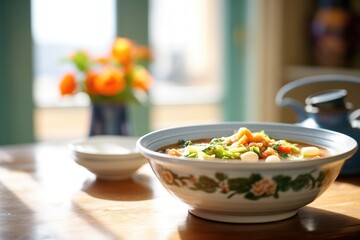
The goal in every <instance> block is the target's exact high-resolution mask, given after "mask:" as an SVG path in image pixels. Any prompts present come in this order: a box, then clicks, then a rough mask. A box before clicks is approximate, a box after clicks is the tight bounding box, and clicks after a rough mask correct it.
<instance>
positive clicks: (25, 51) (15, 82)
mask: <svg viewBox="0 0 360 240" xmlns="http://www.w3.org/2000/svg"><path fill="white" fill-rule="evenodd" d="M30 11H31V6H30V1H21V0H3V1H0V145H4V144H13V143H26V142H33V141H34V134H33V98H32V83H33V70H32V38H31V21H30V20H31V17H30Z"/></svg>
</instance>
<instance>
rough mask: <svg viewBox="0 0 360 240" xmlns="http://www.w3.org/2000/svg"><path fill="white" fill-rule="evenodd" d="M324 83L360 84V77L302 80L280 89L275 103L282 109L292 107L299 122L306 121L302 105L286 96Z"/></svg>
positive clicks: (317, 76)
mask: <svg viewBox="0 0 360 240" xmlns="http://www.w3.org/2000/svg"><path fill="white" fill-rule="evenodd" d="M324 82H350V83H357V84H360V77H355V76H349V75H342V74H321V75H315V76H309V77H304V78H300V79H297V80H294V81H291V82H290V83H288V84H286V85H284V86H283V87H281V88H280V89H279V91H278V92H277V94H276V97H275V103H276V104H277V105H278V106H280V107H291V108H293V109H294V111H295V112H296V113H297V115H298V121H299V122H302V121H304V120H305V119H306V118H307V116H306V112H305V110H304V107H303V105H302V104H300V103H299V102H298V101H296V100H294V99H292V98H285V95H286V94H287V93H288V92H290V91H292V90H294V89H296V88H299V87H303V86H305V85H311V84H314V83H324Z"/></svg>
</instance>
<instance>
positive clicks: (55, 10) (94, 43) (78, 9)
mask: <svg viewBox="0 0 360 240" xmlns="http://www.w3.org/2000/svg"><path fill="white" fill-rule="evenodd" d="M149 3H150V4H149V6H150V9H149V11H150V12H149V16H150V25H149V27H150V30H149V32H150V34H149V35H150V41H149V42H150V47H151V48H152V50H153V52H154V55H155V59H154V62H153V63H152V65H151V71H152V73H153V75H154V77H155V79H156V84H155V86H154V88H153V89H152V92H151V101H152V104H153V108H152V114H151V115H152V116H153V117H152V118H151V121H152V124H151V125H152V129H158V128H162V127H166V126H169V123H171V124H172V125H174V124H184V123H195V122H205V121H206V120H207V121H216V120H218V119H219V108H220V107H219V105H217V103H219V102H220V100H221V94H222V89H221V81H220V79H221V63H222V55H221V52H222V50H221V48H220V46H221V45H222V44H221V40H222V39H221V36H222V34H220V32H221V21H220V19H221V17H220V13H221V1H220V0H214V1H207V0H198V1H191V0H172V1H167V0H149ZM94 16H95V17H94ZM184 16H186V17H184ZM32 31H33V38H34V57H35V59H34V63H35V66H34V72H35V79H34V98H35V99H34V101H35V105H36V107H37V109H36V111H35V118H36V119H35V124H36V126H35V134H36V138H37V140H54V139H62V138H66V139H69V138H76V137H83V136H85V135H86V134H87V124H88V121H89V120H88V118H89V116H88V114H89V113H88V111H89V109H88V108H84V106H88V104H89V100H88V97H87V96H86V95H83V94H77V95H76V96H75V97H66V98H61V97H60V96H59V92H58V83H59V79H60V77H61V75H62V74H63V73H64V72H65V71H67V70H69V67H70V65H67V64H61V59H63V58H64V57H66V56H67V55H68V54H70V53H71V52H72V51H74V50H78V49H86V50H89V51H90V52H92V53H99V54H102V53H104V52H106V51H108V47H109V45H110V44H111V41H112V40H113V39H114V37H116V1H115V0H76V1H72V0H52V1H49V0H32ZM74 108H75V109H74ZM179 111H181V112H183V113H184V114H182V116H181V118H180V117H179V116H176V115H178V114H173V112H175V113H176V112H179ZM185 111H186V112H185ZM58 116H61V119H59V117H58Z"/></svg>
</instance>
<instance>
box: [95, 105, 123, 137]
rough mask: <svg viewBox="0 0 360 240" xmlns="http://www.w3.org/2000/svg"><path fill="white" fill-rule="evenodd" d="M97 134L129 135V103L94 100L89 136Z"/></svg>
mask: <svg viewBox="0 0 360 240" xmlns="http://www.w3.org/2000/svg"><path fill="white" fill-rule="evenodd" d="M95 135H129V122H128V115H127V105H126V104H123V103H95V102H92V103H91V121H90V131H89V136H95Z"/></svg>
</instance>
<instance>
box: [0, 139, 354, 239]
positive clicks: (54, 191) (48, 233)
mask: <svg viewBox="0 0 360 240" xmlns="http://www.w3.org/2000/svg"><path fill="white" fill-rule="evenodd" d="M0 239H11V240H12V239H21V240H22V239H136V240H138V239H139V240H142V239H155V240H157V239H196V240H197V239H207V240H211V239H221V240H222V239H360V176H357V177H351V178H349V177H348V178H340V179H338V180H337V181H336V182H335V183H334V184H333V185H332V186H331V187H330V189H329V190H328V191H326V192H325V193H324V194H323V195H322V196H321V197H320V198H318V199H317V200H316V201H314V202H313V203H311V204H310V205H308V206H306V207H304V208H302V209H301V210H300V211H299V213H298V215H296V216H295V217H292V218H290V219H287V220H283V221H278V222H272V223H263V224H226V223H219V222H213V221H208V220H204V219H201V218H198V217H195V216H193V215H191V214H190V213H188V211H187V207H186V205H184V204H183V203H181V202H179V201H178V200H177V199H175V198H174V197H172V196H171V195H170V194H169V193H168V192H167V191H166V190H165V189H164V188H163V187H162V186H161V185H160V183H159V182H158V181H157V179H156V178H155V175H154V174H153V173H152V171H151V169H150V167H149V166H148V164H146V165H144V166H143V167H142V168H141V169H140V170H139V171H138V172H137V173H136V174H135V175H134V176H133V178H132V179H129V180H124V181H104V180H97V179H96V178H95V176H94V175H93V174H92V173H90V172H88V171H87V170H86V169H84V168H83V167H81V166H79V165H77V164H76V163H75V162H74V161H73V159H72V157H71V153H70V152H69V149H68V145H67V143H38V144H32V145H17V146H3V147H0Z"/></svg>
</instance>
